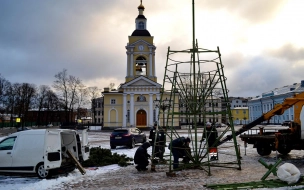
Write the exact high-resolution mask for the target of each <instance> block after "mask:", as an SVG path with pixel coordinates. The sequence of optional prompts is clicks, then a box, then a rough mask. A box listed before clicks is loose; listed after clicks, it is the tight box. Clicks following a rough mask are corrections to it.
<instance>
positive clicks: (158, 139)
mask: <svg viewBox="0 0 304 190" xmlns="http://www.w3.org/2000/svg"><path fill="white" fill-rule="evenodd" d="M156 127H157V124H155V125H154V126H153V128H152V129H151V130H150V135H149V141H150V144H151V146H152V155H153V156H154V157H158V158H159V159H160V160H163V154H164V152H165V145H164V144H165V134H164V130H162V129H160V130H159V131H157V128H156ZM154 161H155V162H157V161H156V160H154Z"/></svg>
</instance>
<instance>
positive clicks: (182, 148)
mask: <svg viewBox="0 0 304 190" xmlns="http://www.w3.org/2000/svg"><path fill="white" fill-rule="evenodd" d="M189 143H190V138H189V137H187V138H185V137H179V138H177V139H174V140H173V141H172V142H171V143H170V144H169V147H168V148H169V149H171V147H172V149H171V151H172V154H173V169H177V168H178V159H179V158H183V157H187V155H188V154H189V152H188V151H189Z"/></svg>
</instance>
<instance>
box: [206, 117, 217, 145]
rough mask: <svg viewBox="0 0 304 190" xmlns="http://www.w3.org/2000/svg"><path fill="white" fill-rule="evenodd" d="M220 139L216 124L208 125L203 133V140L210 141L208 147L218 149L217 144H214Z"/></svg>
mask: <svg viewBox="0 0 304 190" xmlns="http://www.w3.org/2000/svg"><path fill="white" fill-rule="evenodd" d="M217 137H218V134H217V130H216V128H215V125H214V124H211V123H207V124H206V128H205V130H204V132H203V139H202V141H203V140H204V139H207V141H208V146H209V147H217V145H216V144H214V142H215V141H216V139H217Z"/></svg>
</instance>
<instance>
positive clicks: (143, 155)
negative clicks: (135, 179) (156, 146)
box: [134, 142, 150, 171]
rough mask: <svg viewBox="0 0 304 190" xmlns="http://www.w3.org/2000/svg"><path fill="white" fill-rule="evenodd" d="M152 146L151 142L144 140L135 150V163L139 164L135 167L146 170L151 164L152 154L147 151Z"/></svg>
mask: <svg viewBox="0 0 304 190" xmlns="http://www.w3.org/2000/svg"><path fill="white" fill-rule="evenodd" d="M149 147H150V143H149V142H144V143H143V144H142V145H141V146H140V147H138V149H137V150H136V152H135V155H134V163H135V164H137V166H135V168H136V169H137V170H138V171H146V170H148V169H147V166H148V165H149V161H148V159H149V158H150V155H149V154H148V152H147V149H148V148H149Z"/></svg>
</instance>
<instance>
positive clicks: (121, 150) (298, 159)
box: [0, 131, 304, 190]
mask: <svg viewBox="0 0 304 190" xmlns="http://www.w3.org/2000/svg"><path fill="white" fill-rule="evenodd" d="M145 133H146V134H147V136H148V133H149V132H148V131H145ZM3 138H5V137H0V140H1V139H3ZM109 138H110V132H100V131H98V132H93V131H91V132H89V142H90V145H91V146H92V147H99V146H100V147H101V148H107V149H110V144H109ZM238 142H239V143H240V145H241V147H240V150H241V155H242V157H243V159H242V171H241V173H240V175H238V176H232V175H235V174H234V173H237V172H238V171H235V170H233V171H231V172H230V173H229V174H228V175H227V174H226V175H227V179H226V176H225V175H224V174H223V172H221V171H220V169H215V170H214V171H213V172H214V174H213V176H211V177H208V176H207V177H205V178H206V180H207V182H204V183H208V184H212V183H213V184H217V183H231V182H239V180H240V179H241V178H243V177H246V175H248V176H250V177H252V179H253V180H258V179H260V178H261V177H262V176H263V175H264V173H265V172H266V171H267V170H266V169H265V168H264V167H263V166H261V164H259V163H258V162H257V160H258V159H259V158H260V156H259V155H258V154H257V153H256V150H255V149H253V148H252V145H248V147H247V148H246V151H245V148H244V147H243V146H242V145H243V144H242V141H240V140H239V138H238ZM138 146H140V144H138V145H136V147H135V148H133V149H129V148H126V147H118V148H117V149H115V150H112V153H118V154H125V155H127V156H128V157H132V158H133V156H134V153H135V151H136V150H137V148H138ZM148 151H149V153H151V148H149V149H148ZM245 153H246V154H245ZM166 154H168V149H166ZM303 155H304V153H303V152H302V151H292V152H291V153H290V154H289V155H288V157H287V158H285V160H287V161H289V160H288V159H290V160H291V162H292V163H294V164H295V165H297V167H299V169H300V171H301V172H302V173H303V172H304V164H303V163H302V162H303V161H302V160H303ZM265 159H266V162H275V161H276V159H277V154H276V153H275V152H273V153H272V154H271V155H270V156H269V157H266V158H265ZM252 168H254V169H256V170H253V169H252ZM94 169H95V168H87V169H86V174H85V175H82V174H81V173H80V172H79V171H78V170H77V169H76V170H75V171H73V172H71V173H70V174H68V175H67V176H57V177H54V178H52V179H48V180H40V179H38V178H37V177H24V176H5V175H0V190H36V189H37V190H38V189H39V190H44V189H95V188H85V187H84V186H82V188H77V187H78V185H79V184H81V183H82V184H86V183H87V182H88V181H92V180H99V179H100V176H103V177H106V176H107V177H108V178H109V179H115V178H120V177H121V176H126V175H124V174H125V173H127V175H128V177H127V178H126V180H129V179H130V180H131V179H132V178H135V177H139V176H138V173H137V171H136V170H135V169H134V167H131V168H130V167H127V168H122V167H119V166H118V165H110V166H104V167H98V168H97V169H96V170H94ZM159 170H161V168H160V169H159ZM116 171H120V172H118V173H117V172H116ZM196 172H199V170H198V171H194V172H193V174H190V173H189V172H187V171H185V172H181V173H180V175H185V176H186V175H192V176H193V179H192V181H195V180H196V179H197V176H195V173H196ZM164 173H165V172H164V171H161V173H159V172H158V173H154V174H153V173H151V172H150V173H147V174H146V175H147V176H146V178H147V181H148V184H149V180H152V179H153V178H155V176H159V177H161V178H165V177H164ZM201 173H203V172H200V173H196V175H201ZM103 174H104V175H106V176H104V175H103ZM117 175H118V176H117ZM129 175H130V176H129ZM204 175H205V174H204ZM223 175H224V176H223ZM153 176H154V177H153ZM200 179H201V178H200ZM223 179H225V180H223ZM101 180H102V179H101ZM157 180H160V178H159V179H157ZM170 180H171V181H173V182H168V185H169V186H170V184H171V185H174V184H176V185H177V183H178V182H177V181H176V180H174V179H173V178H171V179H170ZM187 180H189V179H187ZM108 181H112V180H107V183H110V182H108ZM181 182H182V181H181ZM181 182H180V183H181ZM101 183H105V181H102V182H101ZM112 183H114V184H115V183H116V181H113V182H112ZM187 183H188V182H187ZM99 187H100V186H99ZM132 187H134V188H135V187H136V186H130V187H129V188H128V189H134V188H132ZM141 187H142V188H143V189H146V188H148V186H146V185H142V186H138V187H136V188H135V189H140V188H141ZM167 187H168V186H167ZM171 187H172V186H171ZM187 187H188V186H187ZM153 188H154V189H167V188H166V186H165V187H163V188H161V187H159V188H158V187H155V186H153V185H152V186H151V189H153ZM299 188H301V187H299ZM302 188H303V187H302ZM98 189H109V188H101V187H100V188H98ZM110 189H111V188H110ZM112 189H115V188H112ZM179 189H183V188H179ZM188 189H189V188H188ZM194 189H201V188H194ZM280 189H285V188H280ZM289 189H292V188H289Z"/></svg>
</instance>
